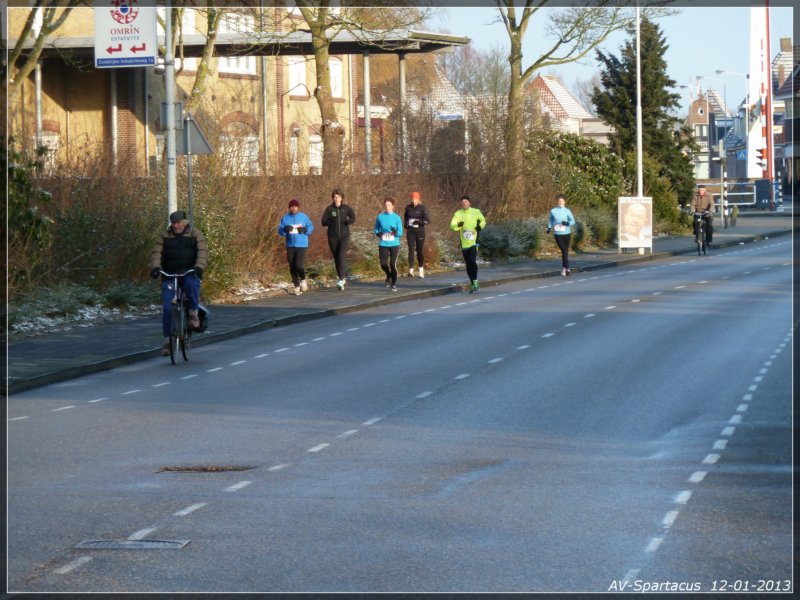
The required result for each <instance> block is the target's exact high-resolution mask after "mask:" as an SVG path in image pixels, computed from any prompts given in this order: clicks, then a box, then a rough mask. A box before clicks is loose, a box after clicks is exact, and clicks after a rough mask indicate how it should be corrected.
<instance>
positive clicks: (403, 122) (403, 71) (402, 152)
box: [397, 52, 406, 173]
mask: <svg viewBox="0 0 800 600" xmlns="http://www.w3.org/2000/svg"><path fill="white" fill-rule="evenodd" d="M397 56H398V58H399V59H400V172H401V173H405V171H406V54H405V52H400V53H399V54H398V55H397Z"/></svg>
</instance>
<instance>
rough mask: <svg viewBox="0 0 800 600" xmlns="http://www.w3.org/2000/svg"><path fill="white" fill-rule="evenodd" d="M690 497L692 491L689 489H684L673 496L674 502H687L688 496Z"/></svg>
mask: <svg viewBox="0 0 800 600" xmlns="http://www.w3.org/2000/svg"><path fill="white" fill-rule="evenodd" d="M691 497H692V492H690V491H689V490H684V491H682V492H681V493H679V494H678V495H677V496H675V504H686V503H687V502H689V498H691Z"/></svg>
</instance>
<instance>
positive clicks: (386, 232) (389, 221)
mask: <svg viewBox="0 0 800 600" xmlns="http://www.w3.org/2000/svg"><path fill="white" fill-rule="evenodd" d="M393 227H394V230H395V234H394V237H392V235H391V232H392V228H393ZM375 235H377V236H380V238H381V241H380V244H379V245H380V246H384V247H387V248H390V247H392V246H399V245H400V237H401V236H402V235H403V220H402V219H401V218H400V215H398V214H397V213H387V212H386V211H383V212H382V213H380V214H379V215H378V217H377V218H376V219H375ZM387 238H389V239H387Z"/></svg>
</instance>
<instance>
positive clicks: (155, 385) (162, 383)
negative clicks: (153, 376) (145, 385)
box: [153, 381, 171, 387]
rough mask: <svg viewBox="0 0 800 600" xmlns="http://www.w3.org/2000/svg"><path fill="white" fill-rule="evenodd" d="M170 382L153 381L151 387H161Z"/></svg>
mask: <svg viewBox="0 0 800 600" xmlns="http://www.w3.org/2000/svg"><path fill="white" fill-rule="evenodd" d="M170 383H171V382H169V381H162V382H161V383H154V384H153V387H162V386H164V385H169V384H170Z"/></svg>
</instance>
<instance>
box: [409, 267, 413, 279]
mask: <svg viewBox="0 0 800 600" xmlns="http://www.w3.org/2000/svg"><path fill="white" fill-rule="evenodd" d="M408 276H409V277H413V276H414V269H409V270H408Z"/></svg>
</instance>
